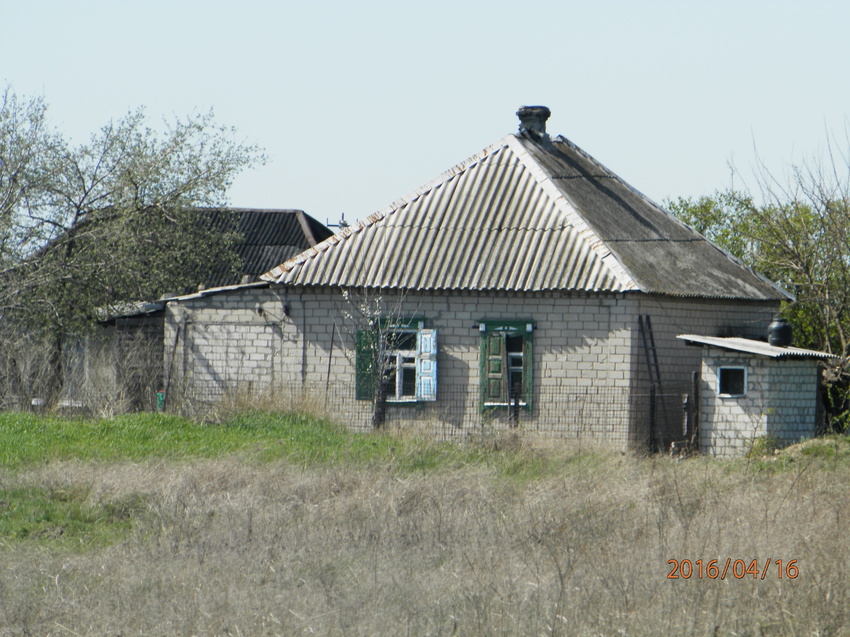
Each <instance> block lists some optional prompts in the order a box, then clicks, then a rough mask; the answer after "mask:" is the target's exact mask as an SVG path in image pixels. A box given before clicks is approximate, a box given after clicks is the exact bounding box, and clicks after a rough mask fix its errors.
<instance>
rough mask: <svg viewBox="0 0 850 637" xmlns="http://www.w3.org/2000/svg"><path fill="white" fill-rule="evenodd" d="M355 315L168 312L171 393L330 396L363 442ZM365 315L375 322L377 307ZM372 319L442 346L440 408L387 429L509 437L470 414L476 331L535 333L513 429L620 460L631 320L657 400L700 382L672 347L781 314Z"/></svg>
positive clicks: (674, 417)
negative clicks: (497, 327) (259, 391)
mask: <svg viewBox="0 0 850 637" xmlns="http://www.w3.org/2000/svg"><path fill="white" fill-rule="evenodd" d="M358 304H359V301H358V302H347V301H345V300H344V299H343V295H342V293H341V292H340V291H339V290H331V289H310V290H294V289H289V290H287V289H285V288H282V287H281V288H278V287H273V288H270V289H265V288H261V289H258V288H250V289H243V290H237V291H233V292H229V293H222V294H214V295H209V296H206V297H203V298H198V299H194V300H188V301H182V302H179V303H170V304H169V306H168V312H167V319H166V323H167V325H166V335H165V344H166V345H165V346H166V361H167V362H166V365H167V367H168V368H169V369H170V370H171V376H172V385H173V386H174V387H176V388H177V387H179V388H181V389H183V390H184V394H185V396H186V398H187V399H188V400H190V401H195V402H204V401H210V402H212V401H215V400H217V399H218V398H219V397H220V396H221V395H222V394H223V393H224V392H225V391H227V390H231V391H232V390H234V389H237V390H241V391H244V390H246V389H248V388H250V389H251V390H256V388H258V387H262V388H264V389H269V388H276V390H277V391H281V392H283V391H292V390H293V388H300V387H311V388H325V387H327V388H328V392H327V394H328V395H327V396H325V397H324V398H326V399H327V400H331V401H332V402H334V411H335V413H337V414H339V419H340V420H342V421H344V422H345V423H346V424H348V425H349V426H351V427H352V428H354V429H367V428H368V427H369V426H370V422H371V414H372V409H371V404H370V403H369V402H368V401H356V400H355V399H354V334H355V332H356V330H357V328H358V318H362V317H358ZM369 305H370V306H371V308H372V310H374V309H375V306H376V299H375V298H372V299H370V303H369ZM379 305H381V307H382V308H383V311H384V313H390V314H392V315H396V316H404V317H414V316H415V317H423V318H425V319H427V321H428V326H429V327H433V328H435V329H436V330H437V333H438V341H439V356H438V372H439V373H438V400H437V402H435V403H427V404H421V405H419V406H416V407H411V406H404V407H402V406H390V407H389V412H388V420H389V422H390V423H394V424H399V423H401V422H405V423H413V424H412V425H411V426H416V427H421V428H428V429H429V430H432V431H435V432H437V433H439V434H441V435H448V436H452V435H458V434H468V433H474V432H476V431H479V430H480V428H481V427H482V425H488V426H507V425H506V422H507V415H506V414H503V413H499V414H495V416H494V415H492V414H491V415H490V416H489V417H488V418H486V419H482V416H481V415H480V414H479V409H478V397H479V358H480V338H481V336H480V332H479V330H478V329H477V327H476V325H477V322H478V321H479V320H531V321H533V322H534V323H535V333H534V361H533V369H534V384H535V389H534V391H535V396H534V411H533V413H532V414H531V416H530V417H528V416H527V415H526V414H523V415H522V426H523V427H525V428H527V429H531V430H536V431H550V432H555V434H556V435H562V436H568V437H579V436H581V437H589V438H594V439H598V440H603V441H606V442H610V443H613V444H615V445H616V446H618V447H620V448H626V447H627V446H629V445H630V444H631V443H635V442H639V443H642V442H645V440H646V437H647V436H646V430H645V429H646V424H645V423H644V424H643V425H641V426H637V425H635V422H636V421H637V420H640V418H638V417H636V416H635V414H639V415H640V417H642V418H644V420H645V416H646V413H648V412H647V402H646V399H645V398H643V397H642V395H643V394H645V393H646V389H647V387H648V385H647V383H646V380H647V379H646V375H647V374H646V364H645V355H644V351H643V348H642V346H641V342H640V338H639V334H638V332H637V316H638V315H639V314H645V315H649V316H650V317H651V320H652V326H653V331H654V336H655V342H656V353H657V355H658V358H659V364H660V367H661V370H662V392H664V391H665V390H670V391H675V392H678V391H680V389H681V388H682V387H686V386H687V381H688V379H689V377H690V373H691V372H692V371H694V370H696V369H698V366H699V350H698V349H691V348H686V347H685V346H684V344H682V343H681V341H678V340H677V339H676V338H675V337H676V335H677V334H681V333H686V332H688V333H693V332H698V333H705V334H710V335H713V334H717V333H719V331H720V330H722V329H725V328H726V327H729V326H738V327H743V328H744V329H750V330H751V331H752V330H764V329H766V327H767V324H768V323H769V322H770V319H771V317H772V316H773V314H774V312H775V309H776V308H775V307H772V306H766V305H765V304H758V303H750V304H735V303H732V302H723V303H719V302H718V303H715V302H705V301H694V300H682V299H670V298H661V297H657V298H647V297H645V295H623V294H620V295H614V294H611V295H595V294H556V293H540V294H535V295H518V294H509V293H498V294H495V293H491V294H462V293H439V294H423V293H420V294H409V295H407V296H405V297H403V298H391V297H388V296H387V297H384V298H382V299H381V302H380V304H379ZM284 307H287V308H288V311H289V315H288V316H286V314H285V311H284ZM258 309H259V310H261V312H260V311H258ZM360 325H362V323H360ZM178 326H179V328H180V331H181V333H180V336H179V338H178V339H176V341H175V338H176V336H177V328H178ZM332 340H333V351H332V354H331V341H332ZM175 342H177V347H176V348H175V347H174V343H175ZM172 352H173V356H172ZM329 365H330V374H329ZM598 392H603V393H601V394H599V395H597V393H598ZM320 393H325V392H324V390H322V391H321V392H320ZM665 401H666V402H665ZM665 401H662V403H663V404H662V407H663V408H662V409H659V410H658V411H659V423H658V426H659V428H660V430H661V433H662V436H661V437H662V438H663V439H664V440H667V439H668V438H671V437H674V436H673V434H671V433H670V431H671V430H675V429H676V428H677V427H678V428H679V430H680V429H681V413H682V412H681V399H680V397H679V396H676V397H675V398H669V399H665ZM674 433H675V432H674Z"/></svg>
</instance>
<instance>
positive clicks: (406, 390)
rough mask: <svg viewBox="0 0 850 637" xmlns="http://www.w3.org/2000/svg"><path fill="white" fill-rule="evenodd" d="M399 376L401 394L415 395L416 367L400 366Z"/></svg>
mask: <svg viewBox="0 0 850 637" xmlns="http://www.w3.org/2000/svg"><path fill="white" fill-rule="evenodd" d="M401 378H402V380H401V395H402V396H416V368H415V367H414V368H412V369H411V368H409V367H404V368H402V370H401Z"/></svg>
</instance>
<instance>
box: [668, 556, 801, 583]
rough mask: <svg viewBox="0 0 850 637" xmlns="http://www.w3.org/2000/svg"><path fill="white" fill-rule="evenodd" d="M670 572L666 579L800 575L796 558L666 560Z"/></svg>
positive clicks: (758, 577) (782, 577) (786, 577)
mask: <svg viewBox="0 0 850 637" xmlns="http://www.w3.org/2000/svg"><path fill="white" fill-rule="evenodd" d="M667 564H669V565H670V572H669V573H667V579H691V578H692V577H693V578H696V579H703V578H708V579H722V580H725V579H726V578H730V579H731V578H735V579H744V578H745V577H752V578H753V579H761V580H763V579H765V578H766V577H768V576H772V577H777V578H779V579H796V578H797V576H799V575H800V568H799V566H797V560H788V561H783V560H772V559H768V560H765V561H761V562H760V561H759V560H733V559H732V558H731V557H727V558H726V561H725V562H724V561H722V560H709V561H706V560H667Z"/></svg>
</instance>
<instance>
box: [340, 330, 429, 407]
mask: <svg viewBox="0 0 850 637" xmlns="http://www.w3.org/2000/svg"><path fill="white" fill-rule="evenodd" d="M355 367H356V378H355V397H356V398H357V400H374V399H375V398H376V396H377V395H378V393H379V392H378V391H377V390H378V382H379V381H381V380H382V381H383V383H384V391H385V392H386V399H387V402H419V401H434V400H437V331H436V330H433V329H427V328H426V327H425V321H424V320H421V319H401V320H389V319H383V320H381V321H379V323H378V325H377V326H376V327H375V329H372V330H361V331H359V332H357V336H356V351H355Z"/></svg>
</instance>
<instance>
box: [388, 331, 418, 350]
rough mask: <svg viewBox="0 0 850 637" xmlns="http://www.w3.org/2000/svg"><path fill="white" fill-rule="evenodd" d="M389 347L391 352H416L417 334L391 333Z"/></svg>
mask: <svg viewBox="0 0 850 637" xmlns="http://www.w3.org/2000/svg"><path fill="white" fill-rule="evenodd" d="M387 347H388V349H391V350H411V351H416V332H390V333H389V334H388V335H387Z"/></svg>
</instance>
